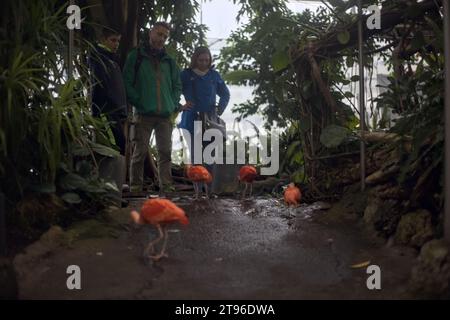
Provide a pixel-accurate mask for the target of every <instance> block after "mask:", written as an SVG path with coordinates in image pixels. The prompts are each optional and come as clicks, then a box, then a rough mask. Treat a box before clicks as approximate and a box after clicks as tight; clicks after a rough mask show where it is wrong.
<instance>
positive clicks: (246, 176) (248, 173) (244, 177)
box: [238, 166, 258, 198]
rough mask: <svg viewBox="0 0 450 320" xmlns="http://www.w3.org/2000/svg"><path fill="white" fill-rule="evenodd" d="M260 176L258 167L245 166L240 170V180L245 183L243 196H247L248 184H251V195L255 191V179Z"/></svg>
mask: <svg viewBox="0 0 450 320" xmlns="http://www.w3.org/2000/svg"><path fill="white" fill-rule="evenodd" d="M257 176H258V173H257V172H256V168H255V167H253V166H243V167H241V169H240V170H239V177H238V178H239V181H240V182H243V183H244V184H245V188H244V191H243V192H242V198H245V193H246V192H247V188H248V185H250V196H251V195H252V191H253V181H254V180H255V179H256V177H257Z"/></svg>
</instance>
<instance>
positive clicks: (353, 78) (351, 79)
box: [350, 74, 359, 82]
mask: <svg viewBox="0 0 450 320" xmlns="http://www.w3.org/2000/svg"><path fill="white" fill-rule="evenodd" d="M350 81H353V82H356V81H359V75H358V74H357V75H354V76H352V77H351V78H350Z"/></svg>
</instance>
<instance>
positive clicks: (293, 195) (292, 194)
mask: <svg viewBox="0 0 450 320" xmlns="http://www.w3.org/2000/svg"><path fill="white" fill-rule="evenodd" d="M301 199H302V193H301V191H300V189H299V188H297V187H296V186H295V184H294V183H290V184H288V186H287V188H286V189H285V190H284V201H285V202H286V204H287V205H288V206H290V205H293V206H296V207H297V206H298V205H299V204H300V200H301Z"/></svg>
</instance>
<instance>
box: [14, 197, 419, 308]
mask: <svg viewBox="0 0 450 320" xmlns="http://www.w3.org/2000/svg"><path fill="white" fill-rule="evenodd" d="M172 200H173V201H174V202H175V203H177V204H178V205H179V206H181V207H182V208H184V209H185V211H186V213H187V216H188V218H189V221H190V223H189V225H188V226H180V225H171V226H170V227H169V230H170V232H169V239H168V244H167V252H168V255H169V256H168V257H167V258H163V259H161V260H160V261H158V262H150V261H148V260H147V259H145V258H144V257H143V255H142V253H143V249H144V247H145V245H146V243H148V242H149V240H151V239H153V238H154V237H156V236H157V232H156V229H154V228H151V227H147V226H134V225H131V224H128V223H125V224H124V225H123V228H122V229H121V231H119V232H117V233H116V234H114V236H111V237H108V236H106V237H101V238H85V239H82V240H77V241H75V242H74V243H73V244H72V245H71V246H70V247H66V246H60V247H57V248H56V249H53V250H51V251H47V252H46V253H45V254H44V255H42V256H41V257H39V258H38V259H37V258H36V259H29V260H30V262H28V263H26V264H23V265H22V266H21V270H20V274H21V275H20V276H19V292H20V293H19V294H20V297H19V298H21V299H182V300H185V299H186V300H191V299H193V300H199V299H207V300H210V299H256V300H260V299H261V300H265V299H287V300H291V299H292V300H294V299H295V300H297V299H408V298H414V297H413V296H411V295H410V294H409V293H408V290H407V289H408V288H407V283H408V279H409V276H410V270H411V266H412V263H413V262H414V259H415V255H414V253H412V252H410V251H408V250H407V249H406V248H396V247H387V246H386V245H385V244H384V243H383V242H382V241H380V240H378V239H375V238H370V237H368V236H367V235H366V233H365V232H364V230H363V229H362V228H361V227H360V226H359V225H358V223H357V220H355V219H342V218H339V219H335V218H333V217H332V216H330V215H331V213H330V210H328V207H329V206H328V205H327V204H324V203H315V204H312V205H311V204H310V205H306V204H303V205H301V206H300V207H298V208H287V207H285V205H284V204H283V203H282V202H281V201H280V199H274V198H268V197H259V198H254V199H251V200H238V199H233V198H215V199H210V200H206V199H200V200H197V201H194V200H192V197H191V196H187V195H181V196H176V197H174V198H173V199H172ZM142 201H144V199H137V200H134V201H131V202H130V205H129V207H128V208H126V209H122V210H120V215H121V216H122V218H123V219H124V221H128V216H129V212H130V210H131V209H133V208H139V207H140V205H141V204H142ZM331 211H332V210H331ZM344 216H345V215H344ZM362 262H366V264H367V263H368V264H369V265H378V266H379V267H380V271H381V289H380V290H376V289H375V290H369V289H368V288H367V284H366V282H367V279H368V277H369V276H370V274H367V272H366V267H361V268H352V267H351V266H352V265H355V264H359V263H362ZM70 265H76V266H79V267H80V271H81V290H69V289H68V288H67V279H68V277H69V276H70V275H69V274H67V268H68V266H70Z"/></svg>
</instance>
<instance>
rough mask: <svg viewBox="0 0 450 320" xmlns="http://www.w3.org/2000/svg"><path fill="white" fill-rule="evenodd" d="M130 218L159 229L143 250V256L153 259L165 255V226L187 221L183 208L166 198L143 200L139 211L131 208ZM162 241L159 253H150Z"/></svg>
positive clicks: (184, 223)
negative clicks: (155, 236) (156, 236)
mask: <svg viewBox="0 0 450 320" xmlns="http://www.w3.org/2000/svg"><path fill="white" fill-rule="evenodd" d="M130 215H131V219H132V220H133V221H134V222H135V223H137V224H149V225H153V226H155V227H156V228H157V229H158V231H159V237H158V238H156V239H155V240H153V241H151V242H150V243H149V244H148V245H147V247H146V249H145V250H144V256H146V257H149V258H151V259H153V260H155V261H157V260H159V259H161V258H162V257H167V254H166V253H165V250H166V244H167V238H168V234H167V226H168V225H169V224H171V223H174V222H179V223H181V224H183V225H187V224H188V223H189V220H188V218H187V217H186V214H185V213H184V210H183V209H181V208H180V207H178V206H177V205H176V204H174V203H173V202H172V201H170V200H167V199H161V198H155V199H148V200H146V201H145V202H144V204H143V205H142V208H141V213H139V212H137V211H136V210H132V211H131V213H130ZM161 240H164V241H163V245H162V249H161V252H160V253H159V254H156V255H151V254H150V251H151V253H154V251H155V250H154V246H155V245H156V244H157V243H159V242H160V241H161Z"/></svg>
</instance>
